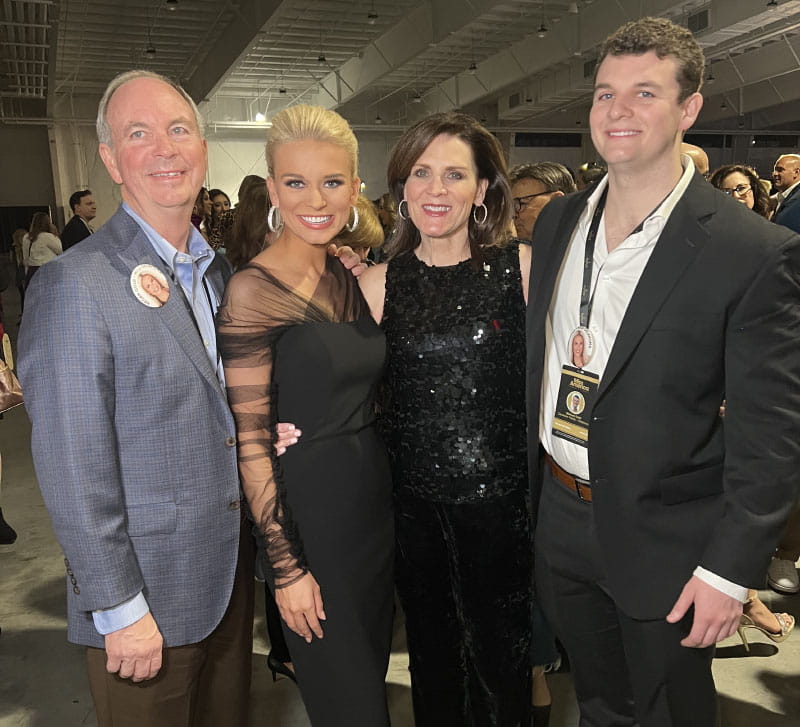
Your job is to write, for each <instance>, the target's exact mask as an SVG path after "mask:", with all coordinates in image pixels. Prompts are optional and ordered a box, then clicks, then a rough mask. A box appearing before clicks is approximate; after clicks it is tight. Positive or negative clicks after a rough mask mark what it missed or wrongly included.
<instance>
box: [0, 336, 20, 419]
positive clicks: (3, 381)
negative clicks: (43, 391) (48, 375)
mask: <svg viewBox="0 0 800 727" xmlns="http://www.w3.org/2000/svg"><path fill="white" fill-rule="evenodd" d="M3 356H4V357H5V361H3V360H0V414H2V413H3V412H6V411H8V410H9V409H13V408H14V407H15V406H19V405H20V404H21V403H22V387H21V386H20V383H19V379H18V378H17V377H16V376H15V375H14V372H13V370H12V369H13V367H14V356H13V354H12V352H11V339H10V338H9V337H8V334H7V333H4V334H3Z"/></svg>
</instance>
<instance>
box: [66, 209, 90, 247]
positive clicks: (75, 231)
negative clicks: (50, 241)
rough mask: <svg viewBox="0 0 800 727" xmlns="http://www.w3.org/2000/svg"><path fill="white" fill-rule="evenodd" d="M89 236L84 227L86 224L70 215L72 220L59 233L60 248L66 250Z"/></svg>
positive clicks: (77, 217) (76, 216)
mask: <svg viewBox="0 0 800 727" xmlns="http://www.w3.org/2000/svg"><path fill="white" fill-rule="evenodd" d="M91 234H92V233H91V232H89V229H88V228H87V227H86V223H85V222H84V221H83V220H82V219H81V218H80V217H79V216H78V215H72V218H71V219H70V221H69V222H67V224H66V225H64V229H63V230H62V232H61V247H62V248H63V249H64V250H66V249H67V248H70V247H72V246H73V245H74V244H75V243H78V242H80V241H81V240H85V239H86V238H87V237H89V235H91Z"/></svg>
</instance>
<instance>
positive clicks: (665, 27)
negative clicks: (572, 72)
mask: <svg viewBox="0 0 800 727" xmlns="http://www.w3.org/2000/svg"><path fill="white" fill-rule="evenodd" d="M649 51H654V52H655V54H656V55H657V56H658V57H659V58H662V59H663V58H667V57H668V56H672V57H673V58H674V59H675V61H676V63H677V65H678V78H677V81H678V85H679V86H680V93H679V95H678V103H682V102H683V101H685V100H686V99H687V98H688V97H689V96H691V95H692V94H693V93H696V92H697V91H699V90H700V86H701V85H702V83H703V68H704V67H705V57H704V56H703V51H702V50H701V48H700V46H699V44H698V43H697V41H696V40H695V39H694V36H693V35H692V33H691V32H690V31H689V30H687V29H686V28H682V27H681V26H680V25H676V24H675V23H673V22H672V21H671V20H667V19H666V18H641V19H639V20H632V21H631V22H630V23H625V25H623V26H622V27H621V28H619V29H618V30H616V31H615V32H614V33H612V34H611V35H609V36H608V38H606V40H605V42H604V43H603V46H602V48H601V49H600V55H599V56H598V58H597V65H596V66H595V80H597V69H598V68H600V64H601V63H602V62H603V59H604V58H605V57H606V56H624V55H643V54H644V53H647V52H649Z"/></svg>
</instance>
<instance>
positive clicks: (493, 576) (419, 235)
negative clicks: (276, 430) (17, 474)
mask: <svg viewBox="0 0 800 727" xmlns="http://www.w3.org/2000/svg"><path fill="white" fill-rule="evenodd" d="M389 185H390V190H391V192H392V194H393V195H394V197H395V199H396V201H397V202H398V203H399V204H398V214H399V215H400V219H399V220H398V228H397V230H396V233H395V236H394V238H393V240H392V244H391V250H390V255H391V257H390V259H389V263H388V264H384V265H378V266H375V267H373V268H370V269H369V270H367V271H366V272H365V273H364V274H363V275H362V276H361V278H360V283H361V289H362V291H363V292H364V295H365V297H366V299H367V302H368V303H369V305H370V309H371V311H372V314H373V317H374V318H375V320H376V321H379V322H380V324H381V327H382V328H383V330H384V332H385V333H386V339H387V369H386V372H385V378H384V383H383V395H382V396H380V397H379V402H380V403H379V407H380V409H379V423H380V426H381V430H382V433H383V434H384V438H385V441H386V444H387V447H388V450H389V455H390V461H391V468H392V478H393V484H394V495H395V509H396V537H397V551H398V552H397V560H396V585H397V588H398V592H399V595H400V600H401V602H402V605H403V609H404V611H405V615H406V633H407V637H408V650H409V656H410V667H411V681H412V695H413V701H414V717H415V721H416V725H417V727H470V726H472V727H489V726H502V727H523V726H524V727H527V726H528V724H529V720H530V660H529V648H530V613H531V542H530V533H529V508H528V497H527V489H528V479H527V468H526V461H527V460H526V440H525V378H524V372H525V340H524V328H525V327H524V322H525V297H526V295H527V292H526V286H527V280H528V270H529V268H530V248H529V247H528V246H527V245H520V244H519V243H518V242H512V241H509V239H508V238H509V235H508V229H509V228H510V224H509V223H510V219H511V195H510V191H509V187H508V183H507V182H506V175H505V163H504V161H503V155H502V150H501V148H500V145H499V143H498V142H497V140H496V139H495V138H494V137H493V136H492V135H491V134H490V133H489V132H488V131H487V130H486V129H484V128H483V127H482V126H480V125H479V124H478V123H477V122H476V121H475V120H474V119H472V118H471V117H469V116H466V115H464V114H458V113H446V114H436V115H434V116H431V117H428V118H426V119H424V120H423V121H421V122H420V123H418V124H417V125H416V126H414V127H412V128H411V129H410V130H409V131H407V132H406V133H405V134H404V135H403V137H401V139H400V140H399V142H398V143H397V146H396V147H395V149H394V151H393V153H392V158H391V160H390V162H389Z"/></svg>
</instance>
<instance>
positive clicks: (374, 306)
mask: <svg viewBox="0 0 800 727" xmlns="http://www.w3.org/2000/svg"><path fill="white" fill-rule="evenodd" d="M387 268H388V265H387V264H386V263H378V264H377V265H373V266H372V267H370V268H367V269H366V270H365V271H364V273H363V274H362V275H361V276H360V277H359V279H358V285H359V287H360V288H361V293H362V295H363V296H364V299H365V300H366V301H367V305H368V306H369V312H370V313H372V317H373V318H374V319H375V323H378V324H380V322H381V320H382V319H383V301H384V298H385V297H386V270H387Z"/></svg>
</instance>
